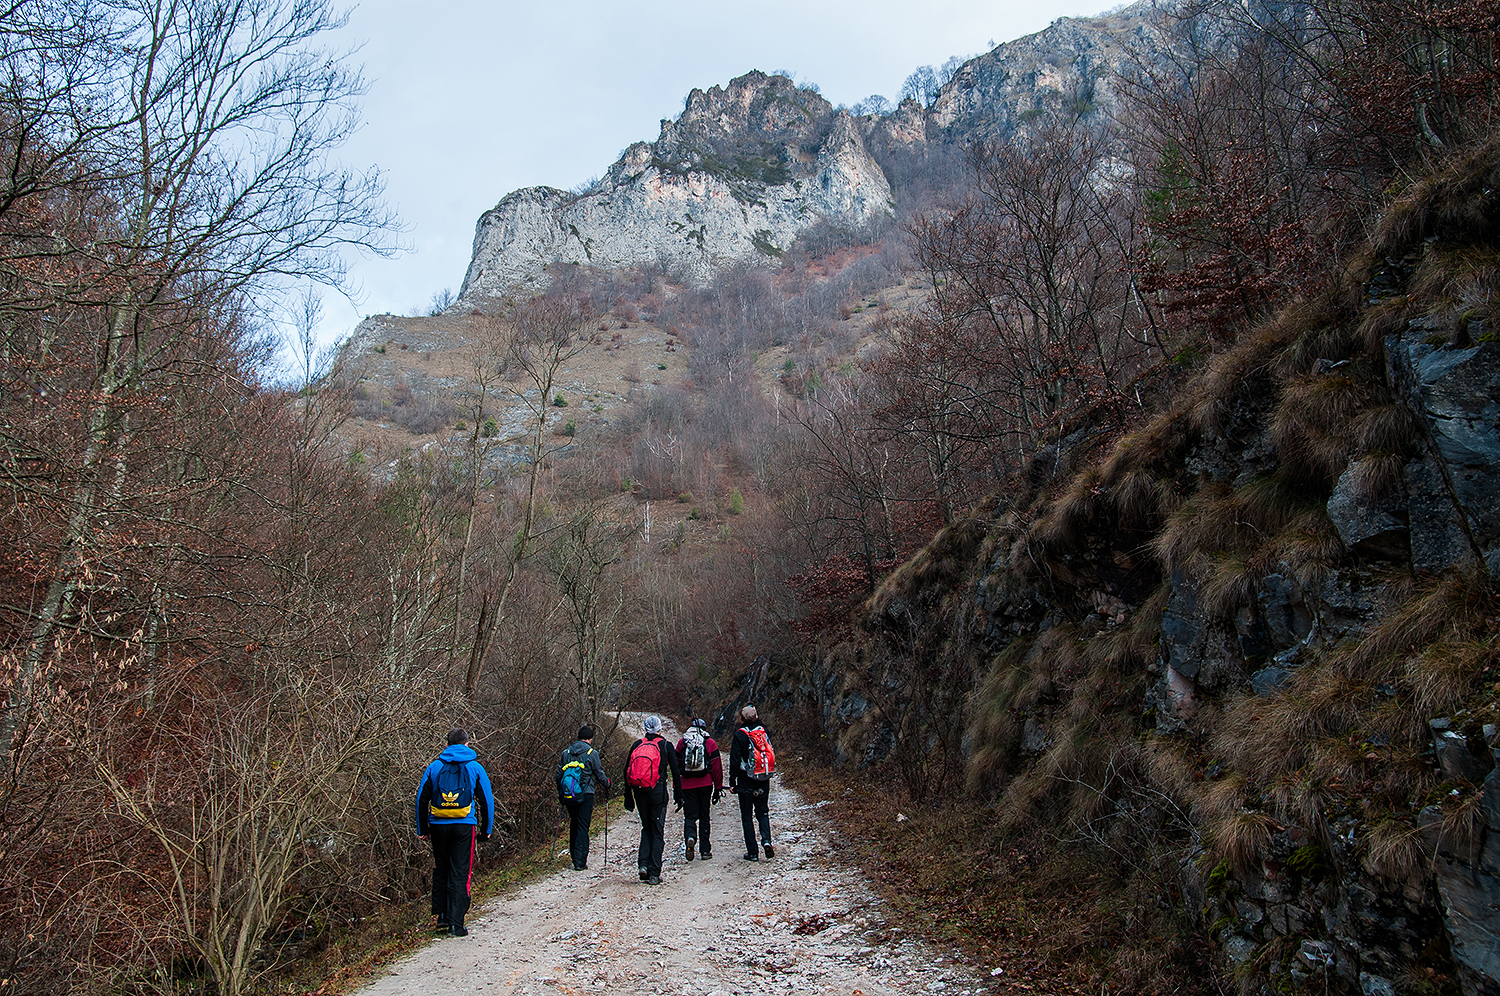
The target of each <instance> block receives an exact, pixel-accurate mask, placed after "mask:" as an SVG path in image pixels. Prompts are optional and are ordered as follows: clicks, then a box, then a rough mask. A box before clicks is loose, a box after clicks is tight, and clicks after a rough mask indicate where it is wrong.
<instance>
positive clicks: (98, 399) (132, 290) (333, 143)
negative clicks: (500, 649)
mask: <svg viewBox="0 0 1500 996" xmlns="http://www.w3.org/2000/svg"><path fill="white" fill-rule="evenodd" d="M28 9H33V8H28ZM46 9H51V8H46ZM58 9H68V10H69V11H70V12H71V11H73V10H74V8H63V7H61V6H59V8H58ZM79 16H80V18H81V20H82V21H89V19H90V18H92V22H91V23H92V24H93V25H94V27H93V28H91V29H90V30H89V31H87V32H84V31H83V29H82V28H80V29H79V31H80V32H81V33H75V34H74V35H65V36H54V35H48V34H46V33H40V34H35V35H33V36H32V38H33V40H34V41H35V43H36V45H37V46H38V47H37V49H36V50H35V51H34V52H32V53H31V54H30V56H29V57H28V58H29V62H27V60H25V59H23V60H21V61H20V64H25V65H42V64H52V63H59V62H60V63H63V64H65V65H68V66H70V67H73V66H74V65H78V66H83V67H86V68H79V69H77V70H76V73H75V76H76V78H77V79H80V80H82V81H84V82H83V83H81V84H80V87H81V89H80V90H75V91H70V92H64V93H60V94H58V95H56V96H54V97H51V98H49V100H50V101H51V104H50V107H51V109H52V110H51V111H50V113H53V114H54V115H56V114H60V113H62V112H61V111H58V110H57V109H58V108H64V109H69V108H71V109H73V110H77V111H82V110H83V109H84V107H85V106H86V109H87V113H86V114H81V113H80V114H79V120H81V121H87V122H89V124H88V125H87V127H86V129H85V130H86V131H87V133H88V138H89V141H88V143H87V145H86V146H85V147H81V148H78V149H77V150H76V155H71V156H69V157H68V159H66V160H64V161H63V162H56V161H54V162H53V163H52V165H53V166H54V167H55V168H62V166H64V165H67V164H68V163H71V162H72V161H74V160H75V159H76V160H77V161H78V162H79V163H81V164H85V165H84V166H83V167H81V168H82V169H83V170H84V172H82V173H81V174H75V177H74V179H75V181H76V183H75V185H74V186H72V187H70V188H69V189H70V192H71V193H72V194H73V197H74V199H75V201H76V202H77V203H76V207H75V211H76V213H75V214H73V215H72V217H82V218H86V219H92V223H91V224H87V225H76V224H75V225H72V226H68V227H61V228H58V227H52V228H50V229H49V230H47V231H46V233H45V236H44V235H43V233H42V232H41V231H34V232H30V233H23V236H25V237H23V238H18V239H13V240H11V241H10V243H9V245H11V246H13V247H17V246H18V247H20V249H19V251H20V252H24V253H26V254H27V259H28V264H29V265H28V266H26V267H25V268H13V269H12V271H11V272H12V274H13V275H15V276H17V277H19V278H20V279H21V281H22V289H21V291H20V292H19V293H18V294H16V295H15V298H16V299H19V300H23V301H24V300H45V301H46V302H47V303H48V306H51V307H62V308H67V309H72V310H73V311H74V312H75V313H77V315H78V317H79V319H80V320H82V321H85V322H87V323H89V324H90V325H91V326H92V328H93V330H94V332H95V336H96V341H95V343H94V347H93V349H92V350H91V351H90V353H89V354H88V355H89V358H90V360H91V361H92V363H93V366H92V368H91V369H90V370H89V371H88V373H89V378H90V384H89V390H88V395H87V396H88V397H89V399H90V403H89V405H88V407H87V409H86V410H85V411H83V412H82V413H81V417H80V418H79V419H78V421H77V422H76V424H75V425H74V426H73V428H72V432H71V433H70V436H69V439H68V447H67V450H66V452H63V453H61V454H60V456H61V457H62V460H61V462H60V469H65V473H62V474H59V475H58V476H57V477H56V479H55V480H56V483H57V484H58V487H59V489H58V491H57V492H56V493H55V494H53V495H52V496H51V497H52V498H53V499H57V500H61V501H63V502H65V503H66V507H67V512H66V525H65V527H64V528H63V529H62V531H61V533H60V535H59V536H58V537H57V541H56V544H55V549H54V550H53V551H52V552H51V553H50V555H48V556H47V557H46V560H47V562H48V567H47V570H46V572H45V578H46V580H45V584H44V587H45V590H44V591H43V592H41V594H40V596H39V598H38V599H37V601H36V603H35V607H34V608H32V609H31V610H30V612H29V616H30V634H29V637H28V639H27V646H26V649H25V651H24V653H23V655H22V666H21V673H20V674H19V675H18V678H17V681H16V682H15V684H14V686H13V693H12V696H11V701H10V705H9V710H8V712H7V717H9V716H10V714H11V712H12V711H14V710H15V709H16V708H18V707H19V706H20V705H21V704H22V700H24V698H25V697H27V696H29V695H33V694H36V692H37V689H36V688H35V687H34V684H35V678H36V676H37V674H38V669H39V666H40V665H41V663H42V661H43V659H44V658H45V657H46V655H47V654H48V653H49V652H50V651H51V648H52V646H53V645H54V642H55V637H56V636H57V634H58V633H59V629H60V627H63V626H64V625H66V624H67V623H68V620H70V618H72V617H73V616H74V615H75V614H76V613H77V612H78V611H79V608H80V601H79V597H78V596H79V584H80V580H81V579H82V578H83V577H84V576H85V575H86V574H88V573H89V572H90V566H89V561H90V559H91V557H93V556H95V555H96V554H97V552H98V550H99V547H98V544H97V537H98V536H99V535H100V533H101V532H107V531H108V530H107V527H105V526H104V522H105V521H106V517H107V516H108V515H109V513H110V511H111V510H112V509H119V508H120V507H121V503H122V501H123V500H124V499H125V497H126V496H127V493H128V491H129V488H130V484H131V482H130V480H129V464H128V462H127V461H125V460H123V459H122V458H121V454H122V453H124V452H126V451H128V450H129V449H130V447H131V446H132V444H133V442H134V441H135V438H136V436H137V435H138V434H139V433H140V432H142V430H143V428H144V427H145V426H146V425H147V424H148V422H147V419H146V418H144V417H143V402H144V401H145V400H146V399H149V398H150V397H152V396H153V395H155V396H159V395H160V393H161V384H162V382H163V381H165V380H170V379H172V378H176V377H180V376H192V375H212V371H211V370H210V369H207V368H206V367H202V366H200V367H199V368H198V369H196V370H185V369H183V367H182V366H181V365H182V364H185V363H192V362H195V361H196V362H200V363H201V362H202V361H203V360H205V359H207V357H206V356H204V354H203V352H202V351H201V350H196V349H195V348H193V347H194V344H195V343H197V342H199V341H200V339H201V336H202V334H203V331H204V323H205V322H216V323H217V324H218V325H219V327H220V328H221V329H230V328H234V327H235V326H237V325H239V326H241V328H242V327H243V326H242V325H241V323H242V320H243V319H242V315H240V314H239V313H237V308H238V306H239V305H240V304H241V303H242V302H243V301H244V300H245V296H246V295H247V294H249V293H251V292H253V291H255V290H257V289H261V288H264V287H266V286H268V285H269V284H272V283H274V282H275V281H278V280H280V279H283V278H284V277H287V276H291V275H300V276H306V277H311V278H314V279H318V280H323V281H330V282H336V281H338V280H339V279H340V278H341V275H342V263H341V260H340V257H339V255H338V251H339V250H340V249H341V248H343V247H344V246H346V245H351V244H357V245H363V246H367V247H370V248H373V249H376V250H380V251H384V250H385V249H387V248H388V244H387V243H386V242H385V241H384V236H383V234H382V233H383V231H384V230H386V229H388V227H389V226H390V224H391V219H390V217H389V215H387V214H386V213H385V211H384V210H383V208H381V206H380V204H379V194H380V184H379V182H378V177H376V176H375V175H374V174H373V173H371V174H367V175H363V176H361V175H353V174H349V173H347V172H345V171H343V170H341V169H337V168H331V167H330V166H328V165H327V164H326V162H325V157H326V155H327V153H328V152H329V151H330V150H331V149H333V148H335V147H337V146H338V145H339V144H341V143H342V142H343V140H344V139H345V138H346V137H347V136H348V134H349V133H350V131H351V130H352V128H353V127H354V123H355V120H356V119H355V107H354V101H355V99H356V98H357V97H358V96H359V95H360V93H361V92H362V90H363V82H362V80H361V79H360V77H359V74H358V73H357V72H355V71H352V70H351V69H349V68H348V67H347V66H346V64H345V61H344V60H343V58H342V56H341V54H339V53H331V52H328V51H326V50H323V49H320V48H318V47H317V46H316V41H317V39H318V36H320V35H322V34H323V33H325V32H327V31H329V30H331V29H333V28H337V27H339V26H340V25H341V24H342V23H343V22H342V19H341V18H340V17H339V16H338V15H336V14H335V13H334V12H333V10H332V8H331V7H330V6H329V4H328V3H327V2H326V0H248V2H232V0H177V2H173V0H128V2H125V3H121V4H118V5H113V6H110V7H108V8H105V9H102V10H99V9H96V8H90V9H89V11H88V14H87V16H84V15H83V14H80V15H79ZM101 37H107V39H108V43H107V44H100V43H99V42H98V39H99V38H101ZM52 44H56V45H60V46H64V47H63V48H62V49H48V48H47V47H46V46H48V45H52ZM67 46H73V47H72V48H68V47H67ZM17 64H18V63H17V60H15V59H14V58H13V59H12V63H11V69H12V73H13V74H14V73H16V72H17V70H15V68H14V67H15V66H16V65H17ZM12 78H13V79H15V78H16V77H15V76H14V75H13V77H12ZM94 100H97V101H99V102H100V103H99V104H98V105H97V106H95V105H93V104H91V103H89V102H90V101H94ZM45 123H46V121H45V120H43V121H42V122H41V124H42V125H44V124H45ZM40 126H41V125H39V127H40ZM61 134H66V130H64V131H63V132H62V133H61ZM70 141H71V140H70ZM33 144H34V145H40V146H44V147H45V148H46V149H48V150H51V149H53V148H56V145H55V143H54V142H53V136H52V135H50V134H49V135H46V136H44V137H42V138H40V139H37V140H36V141H35V142H34V143H33ZM54 160H55V156H54ZM59 182H61V181H59ZM7 194H8V195H9V198H10V204H11V209H12V211H13V212H19V214H17V215H16V216H17V217H21V216H22V215H25V217H27V218H28V219H31V220H32V221H33V222H36V221H38V220H40V221H42V222H45V221H46V220H47V215H46V212H45V211H44V210H43V208H44V205H41V204H37V205H36V210H35V211H33V212H32V213H31V214H29V215H27V214H26V213H25V211H24V210H23V208H25V207H26V205H24V204H21V203H19V202H17V200H16V198H17V197H18V196H21V195H25V197H27V198H28V199H30V200H36V199H37V198H38V197H40V196H42V195H41V193H39V189H38V185H37V184H35V183H32V184H29V185H27V184H14V183H12V184H11V187H10V190H9V191H7ZM0 200H4V198H0ZM101 219H102V220H101ZM67 275H71V276H70V277H69V278H68V279H67V280H64V279H63V277H64V276H67ZM80 275H81V277H80ZM189 298H191V301H192V307H191V308H188V307H185V302H186V301H187V300H188V299H189ZM243 334H244V333H243V332H242V333H241V335H242V336H243ZM247 342H248V340H247ZM49 343H50V340H48V339H47V338H46V337H45V336H44V337H42V338H39V339H33V340H30V341H29V342H28V343H27V348H28V349H29V350H30V351H31V352H30V355H28V356H26V357H25V360H26V361H27V363H28V365H30V366H32V367H33V368H34V369H37V370H52V369H57V367H56V366H55V364H52V363H51V359H50V357H49V356H48V355H47V351H48V349H49V348H50V345H49ZM28 486H30V482H29V483H28ZM6 723H7V726H6V732H10V729H11V728H12V727H11V725H10V719H9V718H7V720H6Z"/></svg>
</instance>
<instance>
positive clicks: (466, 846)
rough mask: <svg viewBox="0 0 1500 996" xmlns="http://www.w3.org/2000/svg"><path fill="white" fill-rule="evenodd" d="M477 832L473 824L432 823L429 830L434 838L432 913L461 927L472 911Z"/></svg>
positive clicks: (428, 833)
mask: <svg viewBox="0 0 1500 996" xmlns="http://www.w3.org/2000/svg"><path fill="white" fill-rule="evenodd" d="M478 835H479V830H478V828H477V827H475V826H474V825H473V824H472V823H433V824H430V825H429V827H428V829H427V836H428V837H430V838H431V840H432V864H433V867H432V912H433V913H434V914H436V915H437V917H438V919H440V920H442V921H443V922H444V923H446V924H450V925H451V926H454V927H462V926H463V925H464V916H465V914H467V913H468V912H469V887H470V885H471V883H472V881H473V877H472V876H473V870H474V841H475V838H477V837H478Z"/></svg>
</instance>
